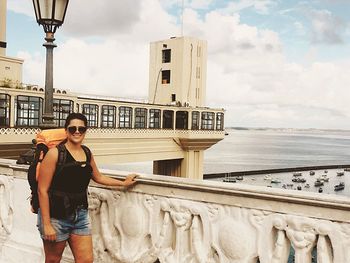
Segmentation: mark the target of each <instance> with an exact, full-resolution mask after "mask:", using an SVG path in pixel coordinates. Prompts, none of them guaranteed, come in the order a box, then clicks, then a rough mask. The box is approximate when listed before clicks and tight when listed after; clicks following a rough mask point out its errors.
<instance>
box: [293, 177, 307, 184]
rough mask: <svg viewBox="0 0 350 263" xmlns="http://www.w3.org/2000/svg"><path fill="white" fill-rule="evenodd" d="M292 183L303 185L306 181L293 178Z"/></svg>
mask: <svg viewBox="0 0 350 263" xmlns="http://www.w3.org/2000/svg"><path fill="white" fill-rule="evenodd" d="M292 182H294V183H305V182H306V179H305V178H302V177H301V178H300V177H299V178H293V179H292Z"/></svg>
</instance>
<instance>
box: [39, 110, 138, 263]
mask: <svg viewBox="0 0 350 263" xmlns="http://www.w3.org/2000/svg"><path fill="white" fill-rule="evenodd" d="M65 130H66V133H67V140H66V142H65V143H64V146H61V147H65V149H64V150H66V161H65V163H66V164H67V165H64V166H63V167H60V169H57V170H59V172H58V171H56V165H57V161H58V155H59V150H58V148H57V147H55V148H52V149H50V150H49V151H48V153H47V154H46V156H45V158H44V160H43V162H42V164H41V167H40V176H39V178H38V194H39V203H40V209H39V212H38V229H39V232H40V234H41V237H42V239H43V243H44V251H45V262H46V263H48V262H50V263H51V262H52V263H55V262H60V260H61V257H62V253H63V250H64V248H65V245H66V242H67V240H68V243H69V246H70V248H71V250H72V253H73V255H74V258H75V262H77V263H79V262H84V263H88V262H93V252H92V237H91V230H90V224H89V218H88V210H87V187H88V184H89V181H90V179H92V180H94V181H95V182H96V183H99V184H103V185H108V186H124V187H130V186H132V185H133V184H135V180H134V178H135V177H136V175H128V176H127V177H126V179H125V180H124V181H119V180H116V179H113V178H110V177H107V176H104V175H102V174H101V173H100V172H99V170H98V168H97V166H96V163H95V160H94V157H93V156H92V154H91V153H90V151H89V150H86V149H87V147H85V146H84V147H83V146H82V142H83V140H84V137H85V133H86V130H87V119H86V117H85V116H84V115H83V114H80V113H71V114H69V116H68V117H67V119H66V123H65ZM89 160H90V161H89ZM69 164H70V165H69Z"/></svg>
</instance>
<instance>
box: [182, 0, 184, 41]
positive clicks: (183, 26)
mask: <svg viewBox="0 0 350 263" xmlns="http://www.w3.org/2000/svg"><path fill="white" fill-rule="evenodd" d="M181 36H182V37H183V36H184V0H182V6H181Z"/></svg>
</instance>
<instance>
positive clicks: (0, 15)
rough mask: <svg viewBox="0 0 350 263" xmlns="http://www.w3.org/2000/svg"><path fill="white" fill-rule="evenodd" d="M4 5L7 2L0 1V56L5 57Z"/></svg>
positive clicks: (5, 0)
mask: <svg viewBox="0 0 350 263" xmlns="http://www.w3.org/2000/svg"><path fill="white" fill-rule="evenodd" d="M6 5H7V0H0V56H5V55H6V10H7V8H6Z"/></svg>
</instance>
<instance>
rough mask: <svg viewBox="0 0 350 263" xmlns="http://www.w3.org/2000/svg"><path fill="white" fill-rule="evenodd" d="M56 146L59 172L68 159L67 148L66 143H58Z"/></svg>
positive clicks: (57, 170) (56, 172)
mask: <svg viewBox="0 0 350 263" xmlns="http://www.w3.org/2000/svg"><path fill="white" fill-rule="evenodd" d="M56 148H57V150H58V159H57V164H56V171H55V174H59V173H61V172H62V169H63V167H64V165H65V163H66V160H67V149H66V146H65V145H64V143H60V144H58V145H57V146H56Z"/></svg>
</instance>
